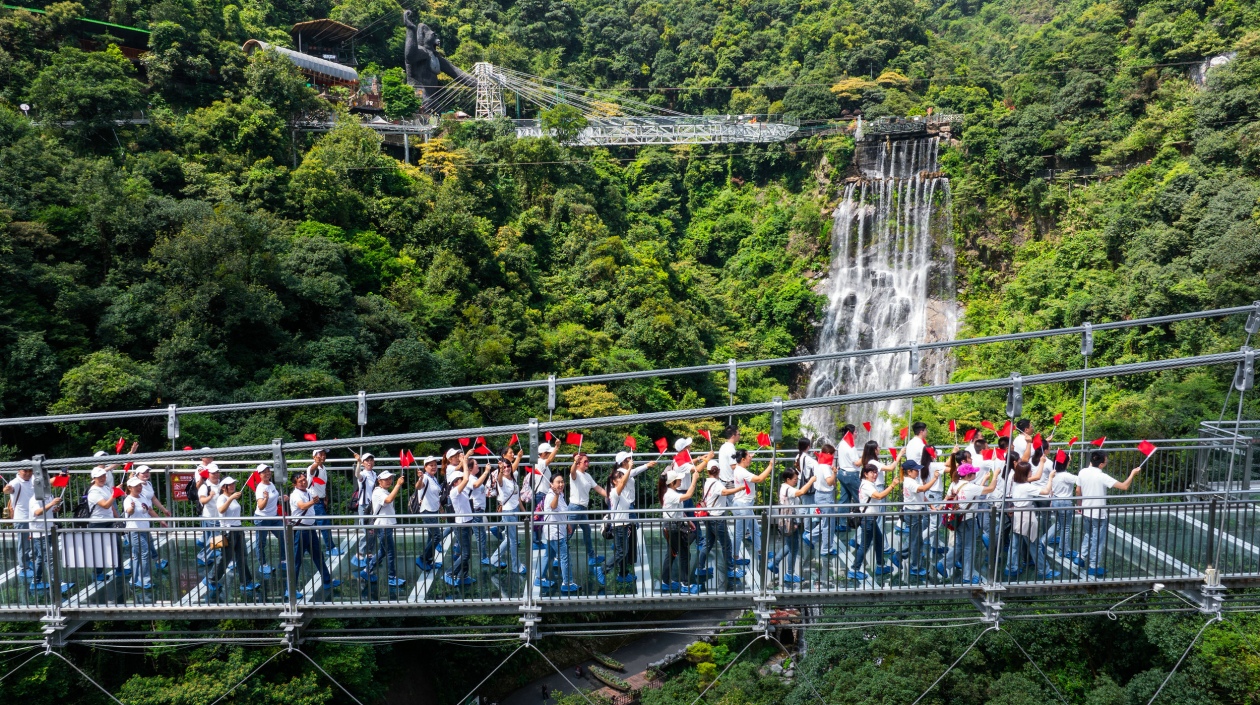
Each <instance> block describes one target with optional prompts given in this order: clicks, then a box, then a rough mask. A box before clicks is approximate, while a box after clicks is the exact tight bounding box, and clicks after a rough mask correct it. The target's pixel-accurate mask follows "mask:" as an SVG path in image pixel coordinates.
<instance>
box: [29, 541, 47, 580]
mask: <svg viewBox="0 0 1260 705" xmlns="http://www.w3.org/2000/svg"><path fill="white" fill-rule="evenodd" d="M47 548H48V539H47V538H45V537H43V536H32V537H31V560H33V561H34V562H35V568H34V570H35V575H34V576H32V577H31V584H32V585H33V584H35V583H42V582H44V551H46V550H47Z"/></svg>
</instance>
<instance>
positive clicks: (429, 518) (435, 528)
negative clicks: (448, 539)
mask: <svg viewBox="0 0 1260 705" xmlns="http://www.w3.org/2000/svg"><path fill="white" fill-rule="evenodd" d="M420 521H421V522H423V523H424V525H425V526H427V527H429V529H428V531H429V538H428V540H427V541H425V542H424V554H423V556H422V559H423V560H424V562H425V563H428V564H429V565H433V561H434V558H435V557H436V554H437V547H438V544H440V543H442V537H443V536H444V535H445V534H443V533H442V520H441V519H440V518H438V517H437V516H436V515H435V514H433V513H430V512H422V513H421V517H420Z"/></svg>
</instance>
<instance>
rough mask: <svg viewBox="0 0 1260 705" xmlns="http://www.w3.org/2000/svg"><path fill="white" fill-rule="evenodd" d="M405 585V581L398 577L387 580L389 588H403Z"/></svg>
mask: <svg viewBox="0 0 1260 705" xmlns="http://www.w3.org/2000/svg"><path fill="white" fill-rule="evenodd" d="M406 584H407V581H406V580H403V579H402V578H400V577H398V576H394V577H392V578H390V579H389V586H390V587H402V586H404V585H406Z"/></svg>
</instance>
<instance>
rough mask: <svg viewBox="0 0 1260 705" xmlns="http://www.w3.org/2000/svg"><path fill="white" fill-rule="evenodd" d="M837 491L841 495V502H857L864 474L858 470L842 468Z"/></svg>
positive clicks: (839, 473)
mask: <svg viewBox="0 0 1260 705" xmlns="http://www.w3.org/2000/svg"><path fill="white" fill-rule="evenodd" d="M837 475H839V478H838V479H839V484H838V485H837V487H836V492H838V493H839V495H840V502H839V503H840V504H857V503H858V490H859V489H861V487H862V475H861V473H859V472H858V471H857V470H841V471H839V472H838V473H837Z"/></svg>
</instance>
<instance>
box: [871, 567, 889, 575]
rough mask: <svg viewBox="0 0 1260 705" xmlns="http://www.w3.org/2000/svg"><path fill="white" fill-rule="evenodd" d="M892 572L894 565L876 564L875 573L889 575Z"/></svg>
mask: <svg viewBox="0 0 1260 705" xmlns="http://www.w3.org/2000/svg"><path fill="white" fill-rule="evenodd" d="M892 572H893V567H892V566H890V565H877V566H875V575H888V574H889V573H892Z"/></svg>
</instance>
